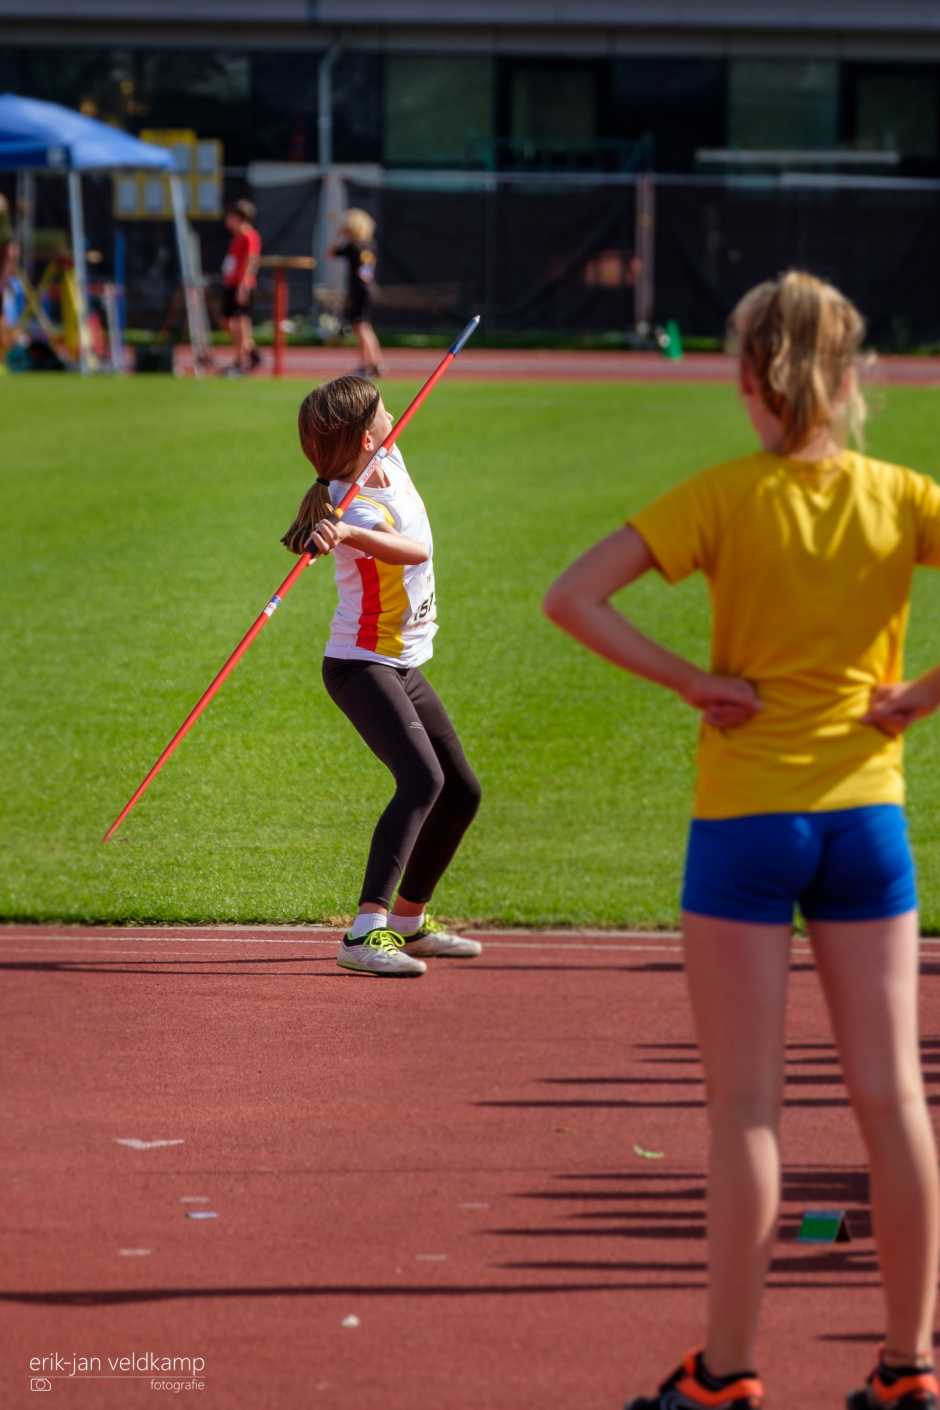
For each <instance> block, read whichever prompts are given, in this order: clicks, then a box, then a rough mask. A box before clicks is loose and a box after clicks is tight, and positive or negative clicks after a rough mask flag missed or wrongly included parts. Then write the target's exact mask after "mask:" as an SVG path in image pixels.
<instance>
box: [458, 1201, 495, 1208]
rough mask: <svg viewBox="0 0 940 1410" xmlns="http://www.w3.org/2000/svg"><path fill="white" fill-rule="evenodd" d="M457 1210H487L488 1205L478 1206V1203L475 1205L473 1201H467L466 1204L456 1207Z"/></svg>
mask: <svg viewBox="0 0 940 1410" xmlns="http://www.w3.org/2000/svg"><path fill="white" fill-rule="evenodd" d="M458 1208H459V1209H489V1205H488V1204H478V1203H476V1202H474V1201H468V1202H467V1203H465V1204H461V1205H458Z"/></svg>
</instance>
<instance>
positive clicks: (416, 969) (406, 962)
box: [336, 930, 427, 978]
mask: <svg viewBox="0 0 940 1410" xmlns="http://www.w3.org/2000/svg"><path fill="white" fill-rule="evenodd" d="M404 943H405V942H404V941H403V940H402V938H401V936H400V935H396V934H395V932H394V930H370V931H369V933H368V935H363V936H362V938H361V940H360V941H359V943H358V944H357V945H347V944H346V942H345V941H343V943H342V945H340V947H339V954H338V955H337V956H336V963H337V964H338V965H339V967H340V968H341V969H353V970H355V971H356V972H357V973H358V974H382V975H386V976H388V977H389V978H392V977H395V978H405V977H406V976H410V977H413V976H415V975H418V974H423V973H424V971H425V970H426V969H427V965H426V964H424V963H423V962H422V961H421V960H416V959H412V957H411V955H406V954H404V953H403V949H404Z"/></svg>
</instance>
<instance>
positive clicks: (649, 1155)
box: [633, 1146, 666, 1160]
mask: <svg viewBox="0 0 940 1410" xmlns="http://www.w3.org/2000/svg"><path fill="white" fill-rule="evenodd" d="M633 1149H634V1150H635V1151H636V1153H637V1155H641V1156H642V1157H643V1159H644V1160H662V1158H663V1156H664V1155H665V1154H666V1152H665V1151H645V1150H644V1149H643V1147H642V1146H634V1147H633Z"/></svg>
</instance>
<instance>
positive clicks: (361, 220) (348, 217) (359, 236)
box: [343, 206, 375, 245]
mask: <svg viewBox="0 0 940 1410" xmlns="http://www.w3.org/2000/svg"><path fill="white" fill-rule="evenodd" d="M343 229H344V230H348V231H349V233H350V235H351V236H352V237H353V239H354V240H358V241H359V243H360V245H368V243H369V241H370V240H371V239H372V236H373V235H374V234H375V221H374V220H373V219H372V217H371V215H369V213H368V211H361V210H359V208H358V206H351V207H350V208H349V210H348V211H347V212H346V214H345V215H344V216H343Z"/></svg>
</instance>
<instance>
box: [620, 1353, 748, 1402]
mask: <svg viewBox="0 0 940 1410" xmlns="http://www.w3.org/2000/svg"><path fill="white" fill-rule="evenodd" d="M763 1399H764V1387H763V1386H762V1385H761V1383H760V1381H759V1380H758V1379H757V1376H756V1375H755V1374H754V1372H753V1371H738V1372H736V1373H735V1375H733V1376H713V1375H712V1373H711V1371H709V1370H708V1368H707V1367H706V1365H705V1362H704V1360H703V1353H702V1352H701V1351H690V1352H688V1354H687V1355H686V1356H685V1357H684V1359H683V1362H682V1365H681V1366H680V1367H679V1369H678V1370H677V1371H673V1373H672V1375H671V1376H670V1377H669V1379H668V1381H663V1383H662V1385H661V1386H660V1387H659V1390H658V1392H657V1394H656V1395H654V1396H648V1397H644V1396H641V1395H640V1396H636V1397H635V1398H634V1399H633V1400H628V1401H627V1404H626V1406H625V1410H760V1407H761V1405H762V1404H763Z"/></svg>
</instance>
